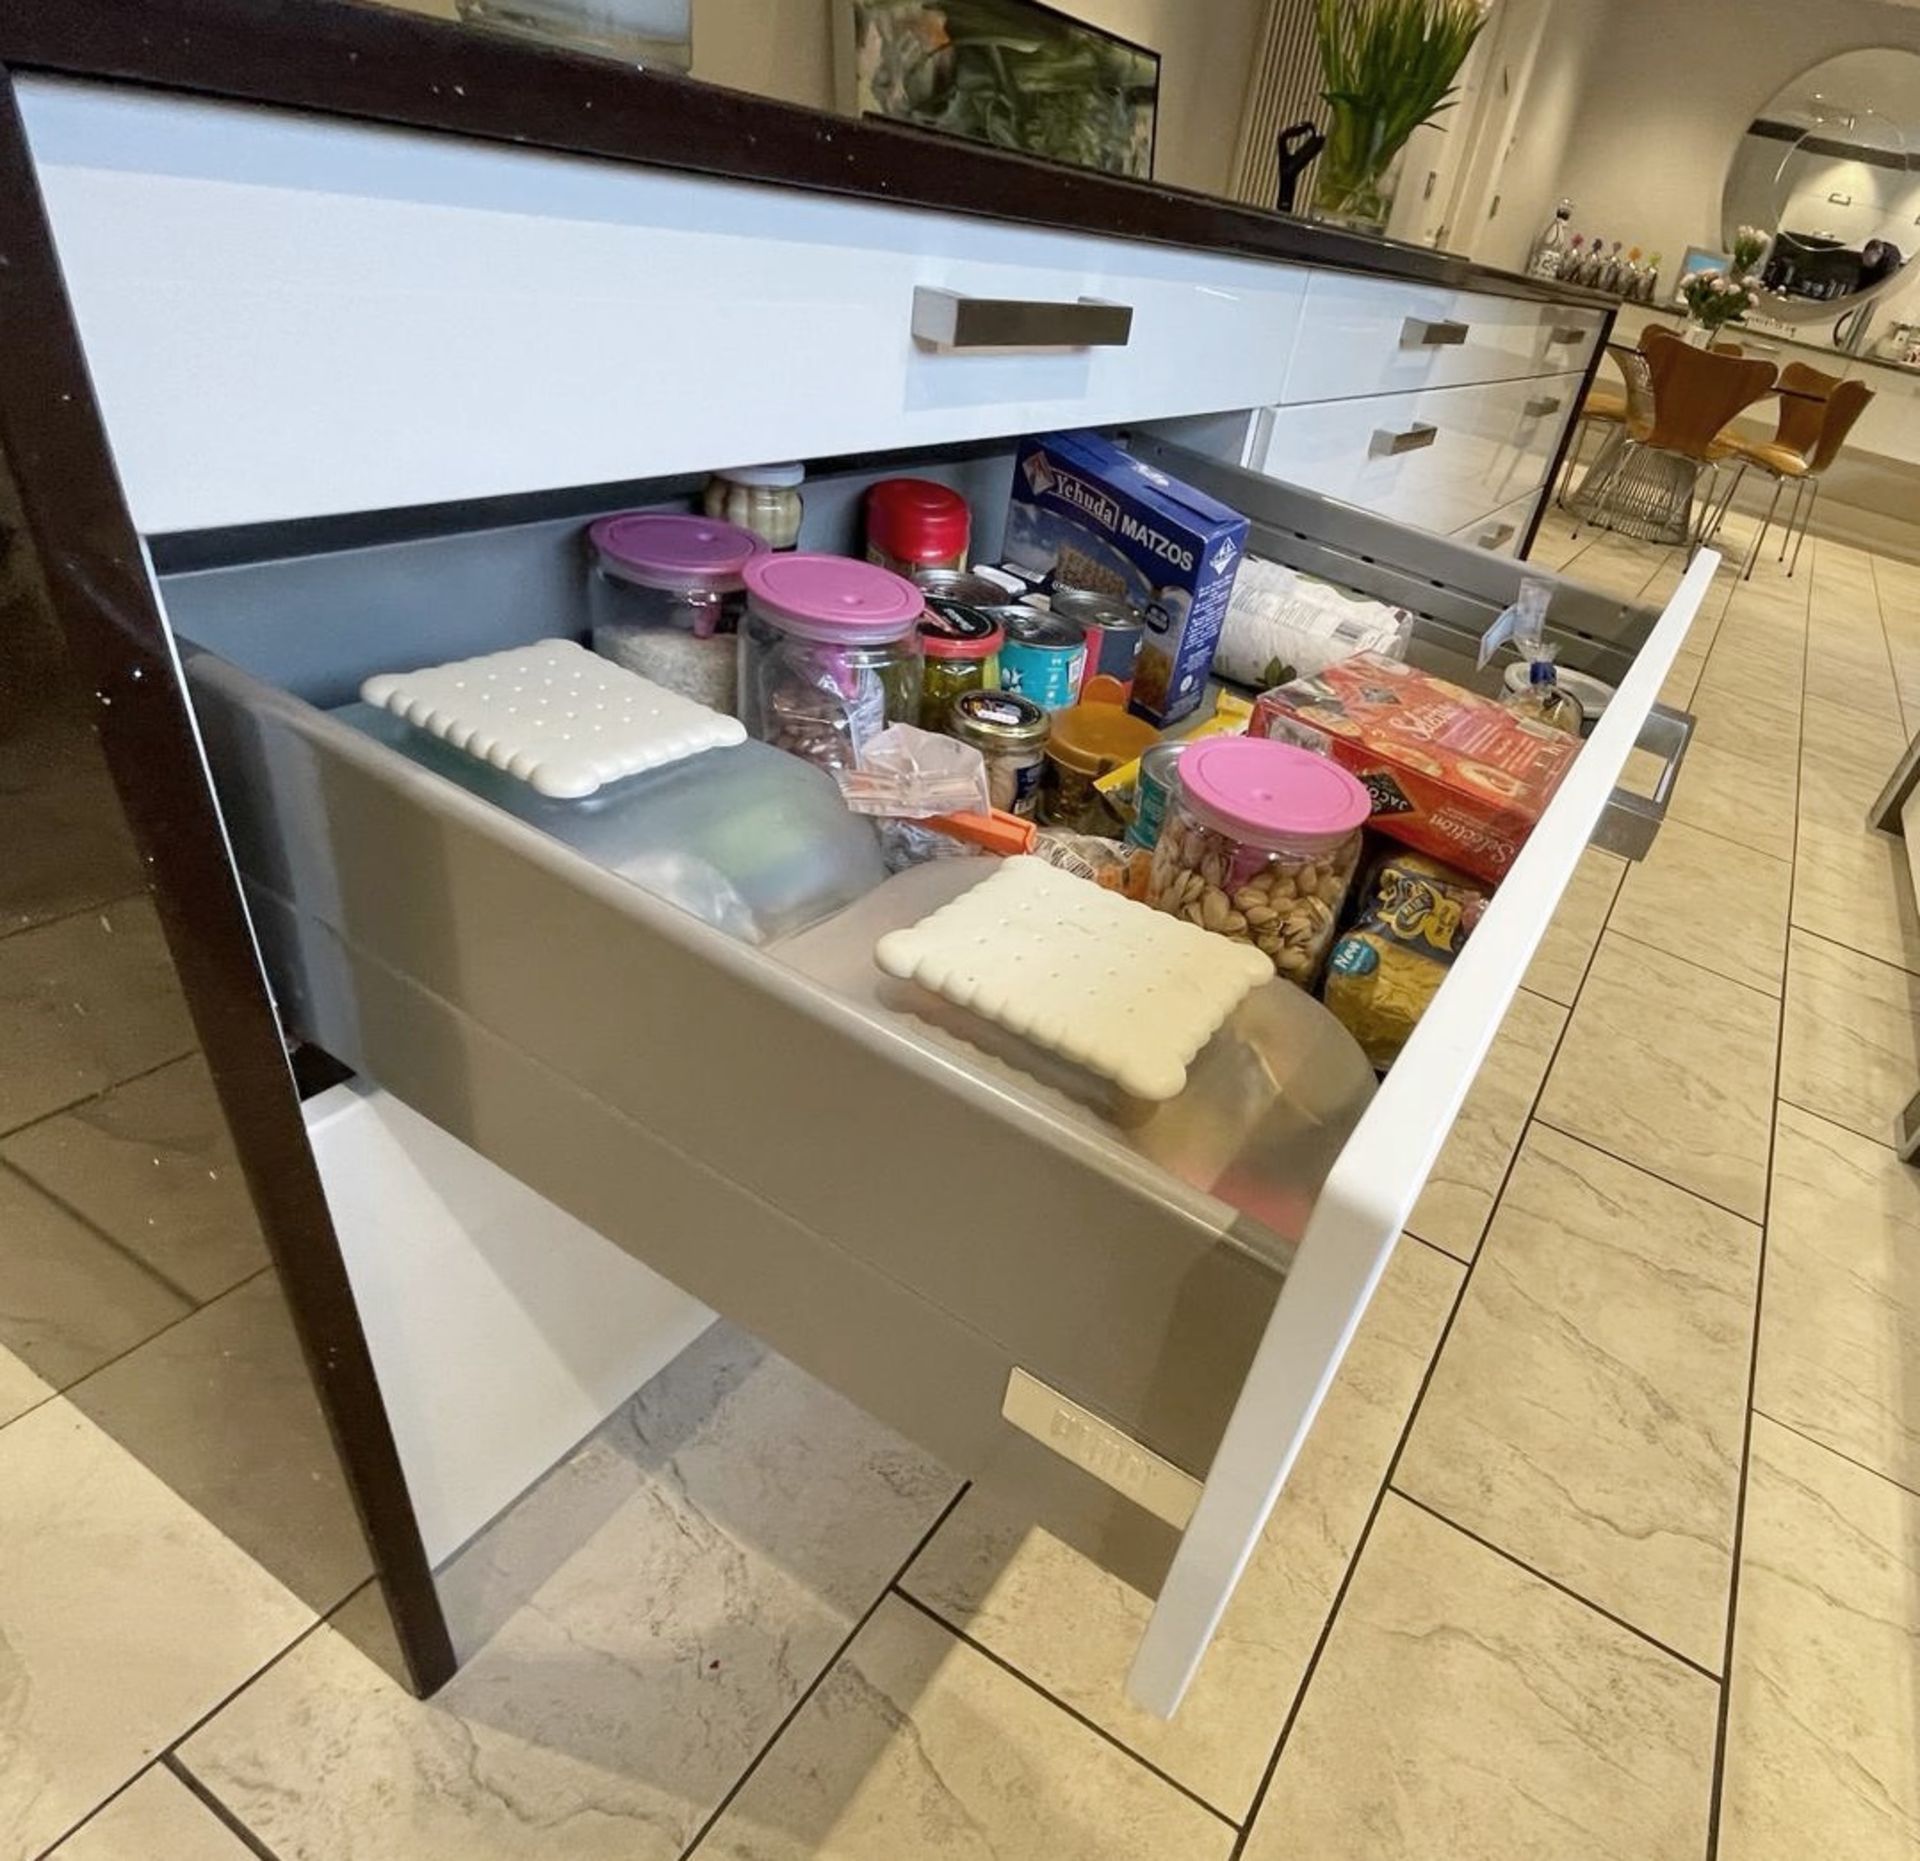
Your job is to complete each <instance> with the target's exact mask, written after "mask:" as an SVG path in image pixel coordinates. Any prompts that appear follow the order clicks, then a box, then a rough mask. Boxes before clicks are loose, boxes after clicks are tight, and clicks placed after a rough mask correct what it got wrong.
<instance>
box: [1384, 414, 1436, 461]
mask: <svg viewBox="0 0 1920 1861" xmlns="http://www.w3.org/2000/svg"><path fill="white" fill-rule="evenodd" d="M1439 437H1440V429H1439V428H1438V427H1437V426H1434V425H1432V424H1431V423H1430V422H1428V421H1425V420H1416V421H1415V422H1414V423H1413V425H1412V426H1410V427H1408V428H1406V429H1405V430H1404V431H1403V432H1399V433H1395V432H1392V431H1390V430H1389V429H1388V428H1386V427H1381V428H1380V429H1379V430H1378V431H1377V432H1376V433H1375V434H1374V436H1373V444H1372V445H1371V446H1370V447H1369V448H1368V450H1369V451H1370V452H1371V453H1372V455H1373V456H1374V457H1375V458H1376V459H1395V458H1398V457H1399V456H1400V454H1401V453H1403V452H1419V451H1421V450H1422V449H1423V448H1425V447H1427V446H1431V445H1432V444H1433V442H1434V441H1435V440H1436V439H1438V438H1439Z"/></svg>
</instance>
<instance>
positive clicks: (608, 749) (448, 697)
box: [360, 640, 747, 801]
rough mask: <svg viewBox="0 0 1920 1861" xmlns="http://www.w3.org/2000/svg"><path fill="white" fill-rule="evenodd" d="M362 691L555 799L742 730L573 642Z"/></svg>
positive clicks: (460, 663) (386, 675)
mask: <svg viewBox="0 0 1920 1861" xmlns="http://www.w3.org/2000/svg"><path fill="white" fill-rule="evenodd" d="M360 696H361V697H362V698H363V699H365V700H366V702H367V703H368V704H377V705H379V706H381V707H382V709H384V710H388V711H392V712H393V713H394V714H395V715H396V716H399V717H404V718H405V719H406V720H407V722H408V723H410V724H412V725H413V726H414V727H415V729H417V730H425V731H428V732H430V733H431V734H432V735H434V736H436V737H439V738H440V739H441V740H442V741H443V742H446V743H451V744H452V745H453V747H454V748H455V749H457V750H464V751H465V752H466V753H467V754H468V755H469V756H477V757H478V758H479V759H480V760H481V761H482V762H485V763H491V764H492V765H493V767H494V768H496V769H501V770H504V771H505V772H506V773H507V774H508V775H511V776H517V777H518V778H519V779H520V780H521V781H523V782H525V783H527V784H528V785H529V786H530V787H532V788H535V789H537V790H538V791H539V792H540V793H541V794H543V795H552V796H554V797H555V798H556V799H558V800H562V801H577V800H579V799H580V798H581V797H582V796H584V795H591V794H592V793H593V792H594V790H595V789H598V788H601V787H603V786H604V785H605V784H606V783H608V782H617V781H619V780H620V778H621V777H622V776H628V775H638V774H639V773H640V772H641V770H643V769H658V768H660V767H661V766H662V765H663V764H666V763H671V762H678V761H680V759H681V758H682V757H684V756H693V755H697V754H698V753H699V752H700V751H701V750H711V749H719V748H721V747H723V746H724V745H726V744H729V743H744V742H745V741H746V736H747V730H746V726H745V725H744V724H742V723H741V722H740V720H739V719H738V718H737V717H723V716H722V715H721V714H720V713H719V712H718V711H711V710H709V709H708V708H707V707H706V706H705V705H704V704H696V703H694V701H693V700H692V699H691V698H683V697H681V696H680V694H679V693H678V692H674V691H668V690H667V688H666V687H665V686H664V685H656V684H655V683H654V682H653V681H652V680H651V679H645V678H642V677H641V676H640V675H639V673H637V672H629V671H628V670H627V669H626V667H625V666H617V665H614V664H613V663H612V662H611V661H610V660H606V659H602V658H601V657H600V656H599V654H597V653H590V652H588V651H587V649H586V648H585V647H584V646H577V645H575V644H574V642H573V641H571V640H539V641H536V642H535V643H534V644H533V645H532V646H516V647H512V648H510V649H509V650H508V651H506V652H504V653H486V654H483V655H482V656H481V657H480V658H478V659H456V660H454V661H453V662H452V663H451V664H448V665H444V666H425V667H423V668H422V669H421V670H420V671H418V672H382V673H380V674H378V675H377V676H376V677H373V678H370V679H368V680H367V682H366V683H365V684H364V685H362V686H361V687H360Z"/></svg>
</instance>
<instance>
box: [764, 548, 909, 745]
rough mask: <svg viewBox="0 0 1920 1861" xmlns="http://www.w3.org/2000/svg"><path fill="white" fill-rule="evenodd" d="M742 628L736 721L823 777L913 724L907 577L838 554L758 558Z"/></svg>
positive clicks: (770, 555) (766, 556) (771, 554)
mask: <svg viewBox="0 0 1920 1861" xmlns="http://www.w3.org/2000/svg"><path fill="white" fill-rule="evenodd" d="M744 579H745V582H746V588H747V613H746V618H745V619H744V620H743V621H742V622H741V625H740V721H741V722H742V723H743V724H745V725H746V727H747V731H748V734H749V735H751V736H755V737H758V738H759V739H760V741H761V742H763V743H771V744H772V745H774V747H775V748H777V749H783V750H791V751H792V752H793V753H794V754H795V755H796V756H804V757H806V758H807V759H808V760H809V761H811V762H816V763H819V764H820V765H821V766H822V767H823V768H827V769H851V768H853V767H854V766H855V764H856V763H857V762H858V761H859V757H860V751H861V750H862V749H863V748H864V747H865V746H866V744H867V743H868V742H870V741H871V740H872V739H873V738H874V737H876V736H878V735H879V733H880V732H881V731H882V730H884V729H885V728H886V727H887V726H888V725H889V724H911V723H915V722H917V721H918V719H919V713H920V678H921V670H922V659H921V648H920V616H921V613H922V612H923V611H924V609H925V606H926V603H925V602H924V601H923V599H922V598H921V594H920V590H919V589H918V588H916V587H915V586H914V585H913V583H912V582H910V581H908V580H907V579H906V578H905V577H904V576H901V575H895V574H894V573H893V572H892V571H891V570H889V569H883V568H880V567H878V566H877V565H876V564H874V563H871V562H855V561H852V560H851V559H849V558H847V557H845V556H820V555H806V554H801V555H780V554H773V553H770V554H767V555H763V556H756V557H755V558H754V559H753V560H752V561H751V562H749V563H748V564H747V567H746V570H745V573H744Z"/></svg>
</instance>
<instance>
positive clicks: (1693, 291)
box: [1680, 271, 1759, 330]
mask: <svg viewBox="0 0 1920 1861" xmlns="http://www.w3.org/2000/svg"><path fill="white" fill-rule="evenodd" d="M1680 292H1681V295H1682V296H1683V297H1685V298H1686V300H1687V309H1688V310H1689V311H1691V312H1692V314H1693V319H1694V321H1695V322H1696V323H1704V324H1705V325H1706V326H1707V328H1708V329H1709V330H1717V329H1719V328H1720V327H1721V326H1722V325H1723V324H1727V323H1738V322H1739V321H1740V320H1741V319H1742V318H1743V317H1745V315H1746V314H1747V312H1748V311H1749V310H1751V309H1752V308H1753V307H1754V305H1755V304H1756V303H1757V302H1758V301H1759V300H1758V299H1757V298H1756V297H1755V295H1754V292H1753V287H1752V286H1751V285H1749V284H1743V283H1741V281H1740V280H1739V279H1737V278H1729V277H1728V276H1727V274H1726V273H1725V272H1724V271H1696V272H1695V273H1693V275H1692V276H1691V277H1689V278H1688V279H1687V281H1686V282H1685V283H1684V284H1683V285H1681V287H1680Z"/></svg>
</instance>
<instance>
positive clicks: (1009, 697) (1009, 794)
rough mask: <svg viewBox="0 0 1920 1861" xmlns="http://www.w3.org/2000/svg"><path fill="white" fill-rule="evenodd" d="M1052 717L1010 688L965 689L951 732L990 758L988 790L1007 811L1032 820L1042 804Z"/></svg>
mask: <svg viewBox="0 0 1920 1861" xmlns="http://www.w3.org/2000/svg"><path fill="white" fill-rule="evenodd" d="M1047 730H1048V718H1047V714H1046V712H1045V711H1043V710H1041V708H1040V707H1039V706H1038V705H1037V704H1035V703H1034V702H1033V700H1032V699H1031V698H1022V697H1020V696H1019V695H1018V694H1017V693H1015V692H1010V691H969V692H962V693H961V694H960V696H959V697H957V698H955V699H954V701H953V708H952V710H951V711H950V712H949V713H948V716H947V734H948V735H949V736H950V737H953V738H956V739H957V740H958V741H959V742H961V743H971V744H972V745H973V747H974V748H975V749H977V750H978V751H979V752H980V753H981V755H982V756H984V757H985V758H986V759H987V792H988V794H989V795H990V796H991V797H992V800H993V805H994V806H995V807H996V808H998V809H999V810H1000V811H1001V813H1003V814H1018V815H1020V816H1022V817H1023V818H1024V819H1028V820H1031V819H1032V818H1033V816H1034V814H1035V813H1036V812H1037V810H1038V808H1039V805H1040V769H1041V760H1042V751H1043V748H1044V746H1045V744H1046V741H1047Z"/></svg>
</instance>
